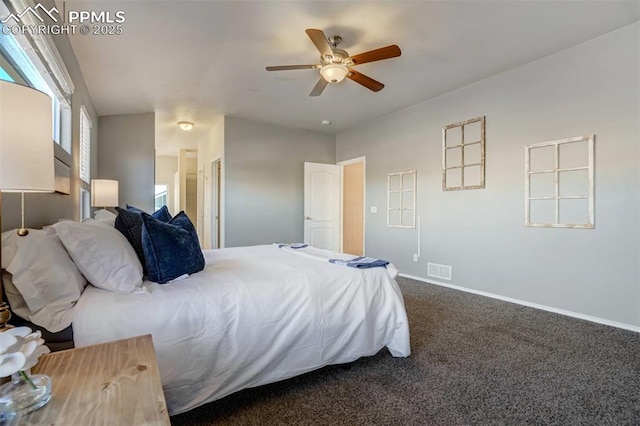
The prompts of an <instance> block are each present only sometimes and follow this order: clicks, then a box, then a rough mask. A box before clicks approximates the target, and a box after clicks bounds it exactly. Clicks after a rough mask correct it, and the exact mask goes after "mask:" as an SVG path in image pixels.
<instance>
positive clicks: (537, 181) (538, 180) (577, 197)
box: [524, 135, 595, 229]
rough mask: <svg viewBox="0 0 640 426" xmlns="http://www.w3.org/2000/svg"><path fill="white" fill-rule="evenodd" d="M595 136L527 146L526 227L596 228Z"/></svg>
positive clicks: (525, 176) (525, 177) (525, 175)
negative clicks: (594, 199) (594, 200)
mask: <svg viewBox="0 0 640 426" xmlns="http://www.w3.org/2000/svg"><path fill="white" fill-rule="evenodd" d="M594 144H595V135H589V136H578V137H575V138H568V139H561V140H557V141H549V142H542V143H538V144H533V145H529V146H526V147H525V152H524V154H525V172H524V179H525V213H524V215H525V220H524V221H525V226H537V227H546V228H587V229H590V228H594V227H595V222H594V202H593V198H594V185H593V183H594V170H593V166H594V159H593V153H594Z"/></svg>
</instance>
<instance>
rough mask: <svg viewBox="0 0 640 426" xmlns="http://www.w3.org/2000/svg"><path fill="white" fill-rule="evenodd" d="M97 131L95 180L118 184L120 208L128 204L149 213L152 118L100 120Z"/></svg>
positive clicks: (132, 116) (152, 182)
mask: <svg viewBox="0 0 640 426" xmlns="http://www.w3.org/2000/svg"><path fill="white" fill-rule="evenodd" d="M99 127H100V132H99V140H100V145H99V151H98V168H99V170H100V174H99V177H100V178H101V179H116V180H118V181H119V182H120V184H119V201H120V206H124V205H125V204H129V205H132V206H136V207H138V208H140V209H142V210H145V211H148V212H152V211H153V207H154V201H153V200H154V186H155V176H154V174H155V172H154V164H155V161H154V159H155V114H154V113H147V114H128V115H110V116H103V117H100V126H99Z"/></svg>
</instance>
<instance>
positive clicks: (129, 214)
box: [115, 204, 171, 274]
mask: <svg viewBox="0 0 640 426" xmlns="http://www.w3.org/2000/svg"><path fill="white" fill-rule="evenodd" d="M116 210H117V211H118V216H117V217H116V222H115V227H116V229H117V230H118V231H120V232H121V233H122V235H124V236H125V237H126V238H127V241H129V244H131V246H132V247H133V249H134V250H135V251H136V254H137V255H138V259H139V260H140V264H142V268H143V272H144V273H145V274H146V273H147V271H146V267H145V260H144V251H143V250H142V216H141V214H142V213H144V212H143V211H142V210H140V209H138V208H136V207H133V206H130V205H128V204H127V208H126V209H122V208H120V207H116ZM151 216H153V217H154V218H155V219H158V220H160V221H162V222H169V221H170V220H171V214H170V213H169V210H168V209H167V206H162V207H161V208H160V209H158V210H156V211H155V212H153V213H152V214H151Z"/></svg>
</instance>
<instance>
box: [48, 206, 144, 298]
mask: <svg viewBox="0 0 640 426" xmlns="http://www.w3.org/2000/svg"><path fill="white" fill-rule="evenodd" d="M52 227H53V228H54V229H55V230H56V232H57V234H58V237H60V240H61V241H62V244H64V248H66V249H67V251H68V252H69V255H70V256H71V258H72V259H73V261H74V262H75V264H76V266H77V267H78V269H79V270H80V272H82V274H83V275H84V276H85V277H86V278H87V280H88V281H89V282H90V283H91V284H93V285H94V286H96V287H98V288H102V289H104V290H110V291H115V292H118V293H144V292H145V290H144V289H143V288H142V265H141V264H140V262H139V261H138V256H137V255H136V252H135V251H134V250H133V247H131V244H129V242H128V241H127V239H126V238H125V237H123V236H122V234H121V233H120V232H118V231H117V230H115V229H114V228H112V227H111V226H109V225H105V224H103V223H101V222H100V221H98V220H93V219H89V220H86V221H84V222H82V223H78V222H72V221H63V222H58V223H56V224H55V225H52Z"/></svg>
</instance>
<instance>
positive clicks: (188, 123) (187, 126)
mask: <svg viewBox="0 0 640 426" xmlns="http://www.w3.org/2000/svg"><path fill="white" fill-rule="evenodd" d="M178 126H180V128H181V129H182V130H184V131H185V132H188V131H190V130H191V129H193V126H195V124H194V123H192V122H191V121H178Z"/></svg>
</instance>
